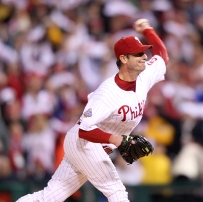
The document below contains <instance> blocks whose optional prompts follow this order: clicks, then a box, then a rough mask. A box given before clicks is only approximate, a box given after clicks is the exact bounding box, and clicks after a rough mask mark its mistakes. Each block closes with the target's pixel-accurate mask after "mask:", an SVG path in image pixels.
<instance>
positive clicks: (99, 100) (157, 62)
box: [80, 55, 166, 135]
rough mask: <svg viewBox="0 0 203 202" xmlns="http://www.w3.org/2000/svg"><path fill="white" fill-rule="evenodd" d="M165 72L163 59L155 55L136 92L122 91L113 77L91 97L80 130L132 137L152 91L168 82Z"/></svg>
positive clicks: (139, 81) (137, 83) (138, 82)
mask: <svg viewBox="0 0 203 202" xmlns="http://www.w3.org/2000/svg"><path fill="white" fill-rule="evenodd" d="M165 72H166V66H165V63H164V61H163V59H162V58H161V57H160V56H158V55H155V56H153V57H152V58H151V59H150V60H149V61H147V62H146V69H145V70H144V71H143V72H141V73H140V75H139V76H138V77H137V80H136V89H135V92H134V91H125V90H122V89H121V88H119V87H118V85H117V84H116V83H115V80H114V79H115V75H114V76H112V77H110V78H109V79H107V80H106V81H104V82H103V83H102V84H101V85H100V86H99V87H98V88H97V89H96V90H95V91H94V92H93V93H91V94H90V95H89V96H88V103H87V105H86V107H85V109H84V112H83V115H82V116H81V118H80V128H81V129H83V130H86V131H89V130H92V129H95V128H99V129H101V130H102V131H104V132H108V133H110V134H114V135H129V134H130V133H131V132H132V130H133V129H134V128H135V127H136V126H137V125H138V123H139V122H140V120H141V118H142V115H143V110H144V106H145V102H146V97H147V93H148V91H149V90H150V88H151V87H152V86H153V85H154V84H155V83H157V82H159V81H161V80H163V79H164V74H165Z"/></svg>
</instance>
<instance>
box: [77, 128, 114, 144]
mask: <svg viewBox="0 0 203 202" xmlns="http://www.w3.org/2000/svg"><path fill="white" fill-rule="evenodd" d="M110 136H111V134H109V133H105V132H103V131H102V130H100V129H98V128H96V129H94V130H90V131H85V130H82V129H79V137H80V138H82V139H85V140H88V141H90V142H95V143H109V138H110Z"/></svg>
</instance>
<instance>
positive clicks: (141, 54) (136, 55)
mask: <svg viewBox="0 0 203 202" xmlns="http://www.w3.org/2000/svg"><path fill="white" fill-rule="evenodd" d="M144 54H145V53H144V52H140V53H137V54H131V55H132V56H134V57H142V56H143V55H144Z"/></svg>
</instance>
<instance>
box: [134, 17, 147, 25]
mask: <svg viewBox="0 0 203 202" xmlns="http://www.w3.org/2000/svg"><path fill="white" fill-rule="evenodd" d="M142 23H148V24H149V21H148V20H147V19H144V18H142V19H139V20H137V21H136V22H135V24H136V25H140V24H142Z"/></svg>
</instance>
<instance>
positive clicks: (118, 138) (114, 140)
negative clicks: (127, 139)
mask: <svg viewBox="0 0 203 202" xmlns="http://www.w3.org/2000/svg"><path fill="white" fill-rule="evenodd" d="M122 140H123V137H122V136H120V135H113V134H112V135H111V136H110V138H109V143H110V144H114V145H115V146H116V147H118V146H119V145H120V144H121V142H122Z"/></svg>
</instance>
